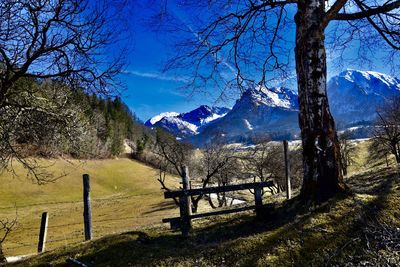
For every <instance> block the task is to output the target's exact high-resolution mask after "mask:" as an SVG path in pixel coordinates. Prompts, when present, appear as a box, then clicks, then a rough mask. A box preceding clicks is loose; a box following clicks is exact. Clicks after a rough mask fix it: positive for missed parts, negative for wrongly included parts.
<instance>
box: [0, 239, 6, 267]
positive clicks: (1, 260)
mask: <svg viewBox="0 0 400 267" xmlns="http://www.w3.org/2000/svg"><path fill="white" fill-rule="evenodd" d="M3 263H6V257H5V256H4V254H3V245H2V243H1V242H0V266H1V264H3Z"/></svg>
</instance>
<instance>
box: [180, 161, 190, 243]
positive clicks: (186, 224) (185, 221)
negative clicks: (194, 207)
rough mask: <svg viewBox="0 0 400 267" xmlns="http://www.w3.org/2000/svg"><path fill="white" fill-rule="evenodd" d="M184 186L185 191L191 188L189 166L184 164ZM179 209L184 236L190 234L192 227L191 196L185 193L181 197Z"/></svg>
mask: <svg viewBox="0 0 400 267" xmlns="http://www.w3.org/2000/svg"><path fill="white" fill-rule="evenodd" d="M182 186H183V192H184V193H185V192H187V191H188V190H189V168H188V167H187V166H184V167H183V168H182ZM179 211H180V217H181V231H182V235H183V236H184V237H188V236H189V231H190V229H191V228H192V224H191V221H190V217H189V216H190V215H191V209H190V197H189V196H187V195H186V194H184V196H182V197H180V198H179Z"/></svg>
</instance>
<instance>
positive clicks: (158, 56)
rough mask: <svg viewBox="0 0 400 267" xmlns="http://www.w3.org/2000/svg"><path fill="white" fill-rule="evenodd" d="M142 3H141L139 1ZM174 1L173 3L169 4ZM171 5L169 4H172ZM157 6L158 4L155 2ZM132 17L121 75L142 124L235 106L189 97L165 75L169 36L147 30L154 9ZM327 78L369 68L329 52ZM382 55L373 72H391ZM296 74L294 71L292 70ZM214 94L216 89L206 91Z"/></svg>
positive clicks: (352, 53)
mask: <svg viewBox="0 0 400 267" xmlns="http://www.w3.org/2000/svg"><path fill="white" fill-rule="evenodd" d="M139 2H140V1H139ZM170 2H173V1H170ZM170 2H169V3H170ZM155 3H158V1H155ZM138 5H139V6H136V8H135V10H134V11H133V12H132V16H131V17H130V18H129V27H130V28H131V31H132V33H133V37H132V38H131V39H130V41H129V44H128V46H129V49H130V51H129V53H127V55H126V60H127V62H128V65H127V66H126V72H125V73H124V74H123V75H122V78H123V80H124V81H125V82H126V86H127V89H126V90H125V91H123V92H122V98H123V100H124V101H125V102H126V103H127V104H128V106H129V107H130V108H131V110H132V111H133V112H135V114H136V115H137V116H138V117H139V118H140V119H141V120H143V121H146V120H147V119H149V118H150V117H152V116H154V115H156V114H159V113H161V112H166V111H176V112H185V111H189V110H191V109H194V108H196V107H197V106H199V105H201V104H208V105H218V106H228V107H230V106H232V105H233V104H234V99H233V98H232V99H230V100H228V101H226V102H216V98H215V97H213V96H208V97H206V96H204V95H198V94H195V95H191V96H190V95H189V94H188V93H187V92H186V91H184V90H182V89H179V88H180V87H182V86H183V85H185V82H184V81H185V76H184V74H182V75H181V76H180V75H179V74H178V75H177V74H175V75H173V74H170V73H163V72H162V69H163V66H164V63H165V62H166V60H168V58H169V57H170V56H172V55H173V54H174V47H173V44H172V42H170V41H169V40H170V39H171V38H170V34H169V33H162V32H155V31H152V30H151V29H150V28H149V27H148V25H147V24H148V21H147V19H148V17H149V16H150V14H151V12H152V11H151V10H150V9H148V7H149V6H148V5H147V4H143V3H139V4H138ZM155 5H156V4H155ZM168 8H169V9H170V10H171V9H172V10H171V11H173V12H174V13H175V14H179V17H180V19H181V20H182V22H184V20H186V18H187V17H190V16H191V11H190V10H189V9H181V8H179V6H176V5H173V4H172V5H169V6H168ZM353 46H354V48H353V49H350V50H348V51H346V53H347V55H346V56H348V57H353V58H356V52H357V47H358V46H357V44H356V43H355V44H354V45H353ZM328 54H329V57H328V77H331V76H333V75H336V74H337V73H338V72H340V71H341V70H343V69H345V68H354V69H363V70H368V69H370V67H369V66H364V68H363V66H358V64H357V63H356V61H355V62H353V63H350V62H348V63H346V65H345V66H337V65H336V62H335V58H336V57H337V54H336V53H335V51H328ZM380 56H381V55H380V53H379V51H377V53H376V58H375V59H372V60H373V62H374V67H373V70H375V71H380V72H384V73H389V69H388V68H387V66H385V65H384V64H382V62H381V58H380ZM293 74H294V69H293ZM397 75H398V73H397ZM285 85H286V86H288V87H289V88H291V89H293V90H296V88H295V86H296V85H295V78H293V79H292V80H291V81H288V82H287V83H286V84H285ZM205 89H207V90H208V91H212V90H213V88H205Z"/></svg>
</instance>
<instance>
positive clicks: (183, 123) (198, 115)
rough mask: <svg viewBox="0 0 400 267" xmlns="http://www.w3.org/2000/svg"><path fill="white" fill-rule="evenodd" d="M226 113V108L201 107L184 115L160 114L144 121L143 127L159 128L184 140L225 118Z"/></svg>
mask: <svg viewBox="0 0 400 267" xmlns="http://www.w3.org/2000/svg"><path fill="white" fill-rule="evenodd" d="M228 111H229V109H228V108H223V107H209V106H206V105H202V106H200V107H198V108H196V109H194V110H192V111H189V112H186V113H176V112H165V113H161V114H159V115H157V116H154V117H153V118H151V119H149V120H148V121H146V123H145V125H147V126H150V127H160V128H162V129H164V130H166V131H168V132H170V133H172V134H174V135H176V136H177V137H180V138H186V137H188V136H192V135H196V134H198V133H199V128H201V127H203V126H205V125H207V124H209V123H211V122H213V121H215V120H217V119H219V118H221V117H223V116H225V115H226V113H227V112H228Z"/></svg>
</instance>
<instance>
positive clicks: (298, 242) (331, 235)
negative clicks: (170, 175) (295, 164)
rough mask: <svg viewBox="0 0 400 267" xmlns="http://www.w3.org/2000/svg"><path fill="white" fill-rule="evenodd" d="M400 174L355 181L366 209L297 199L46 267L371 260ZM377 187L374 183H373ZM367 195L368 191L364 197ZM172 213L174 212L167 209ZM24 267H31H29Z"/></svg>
mask: <svg viewBox="0 0 400 267" xmlns="http://www.w3.org/2000/svg"><path fill="white" fill-rule="evenodd" d="M395 181H398V177H397V175H396V174H393V173H391V172H390V171H388V170H382V171H378V172H376V173H369V174H364V175H363V176H356V177H353V178H352V180H349V181H348V183H349V185H350V187H351V188H352V189H353V190H354V192H356V193H364V194H373V195H375V196H376V198H374V199H373V200H372V201H370V202H367V203H361V202H360V201H359V200H357V196H354V197H348V196H338V197H336V198H335V199H333V200H331V201H329V202H327V203H325V204H324V205H321V206H320V207H318V208H317V209H315V210H314V211H313V212H309V211H308V210H307V209H305V208H303V207H301V206H300V205H301V204H300V202H299V201H298V200H297V199H292V200H290V201H287V202H285V203H284V204H283V205H282V206H279V207H278V206H276V207H273V208H272V207H271V208H270V209H268V208H267V209H266V211H265V218H264V219H263V220H256V219H255V216H254V215H253V214H251V213H245V214H242V215H236V216H229V217H223V219H222V220H221V219H217V218H215V217H212V218H209V219H204V220H201V221H199V222H198V223H196V224H195V225H194V229H193V231H192V233H191V236H190V237H189V238H188V239H184V238H182V237H181V236H180V233H171V232H169V233H166V232H165V231H164V230H158V231H157V230H154V231H152V230H148V231H147V232H146V233H144V232H128V233H124V234H121V235H118V236H110V237H105V238H102V239H100V240H97V241H95V242H92V243H91V244H90V246H88V245H85V244H83V245H81V246H78V247H75V248H73V249H72V250H65V251H59V252H57V254H53V253H50V254H48V255H43V258H42V260H41V261H40V262H55V261H57V260H58V262H59V264H55V265H59V266H69V265H68V264H66V263H65V259H66V258H67V257H73V258H77V259H78V260H79V261H82V262H83V263H85V264H87V265H88V266H129V265H132V266H149V265H165V266H175V265H183V266H191V265H195V266H257V265H258V266H260V265H261V266H267V265H269V266H310V265H311V266H312V265H316V266H331V265H339V266H340V265H342V264H343V265H344V264H346V263H348V262H349V261H352V262H354V263H360V262H362V261H365V260H367V261H368V260H370V257H371V255H370V254H369V252H368V251H367V250H366V249H365V248H366V247H367V246H368V244H367V243H366V242H367V240H365V239H364V232H363V231H364V228H365V227H366V225H368V223H370V222H372V221H373V220H374V218H376V217H377V216H378V215H379V214H380V213H381V211H382V210H384V209H385V207H386V206H387V205H388V203H387V201H388V194H390V192H391V191H392V187H393V183H394V182H395ZM369 183H372V184H369ZM363 189H364V190H363ZM165 208H168V205H166V206H165ZM22 266H24V265H22ZM43 266H46V265H43Z"/></svg>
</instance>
